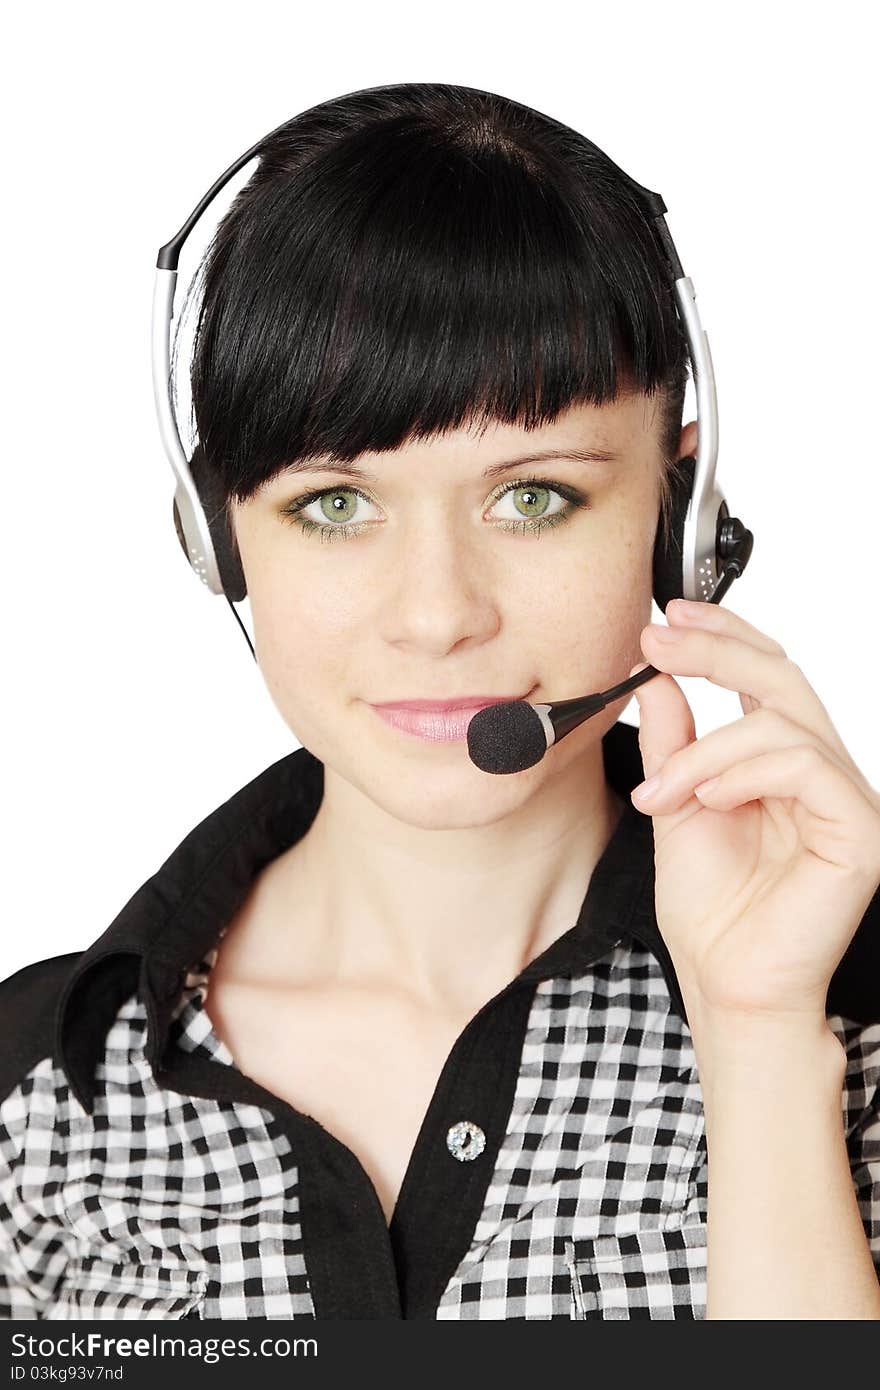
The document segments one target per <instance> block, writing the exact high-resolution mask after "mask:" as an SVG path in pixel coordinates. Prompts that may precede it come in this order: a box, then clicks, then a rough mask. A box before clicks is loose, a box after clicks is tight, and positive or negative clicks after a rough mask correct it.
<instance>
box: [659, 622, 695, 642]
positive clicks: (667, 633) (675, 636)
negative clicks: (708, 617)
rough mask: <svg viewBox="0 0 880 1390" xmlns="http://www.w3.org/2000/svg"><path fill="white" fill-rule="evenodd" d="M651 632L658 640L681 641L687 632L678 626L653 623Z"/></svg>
mask: <svg viewBox="0 0 880 1390" xmlns="http://www.w3.org/2000/svg"><path fill="white" fill-rule="evenodd" d="M651 632H652V633H653V635H654V636H655V637H656V638H657V641H658V642H680V641H681V640H682V638H684V637H686V636H687V634H686V633H685V632H682V630H681V628H678V627H662V626H660V625H659V624H655V623H652V624H651Z"/></svg>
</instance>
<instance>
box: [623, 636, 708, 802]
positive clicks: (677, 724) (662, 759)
mask: <svg viewBox="0 0 880 1390" xmlns="http://www.w3.org/2000/svg"><path fill="white" fill-rule="evenodd" d="M647 664H648V663H647V662H645V661H643V662H640V663H639V665H638V666H634V667H633V669H632V670H631V671H630V675H631V676H632V675H635V673H636V671H642V670H644V668H645V666H646V665H647ZM633 694H634V695H635V697H636V700H637V702H638V706H639V749H640V751H641V755H642V767H643V768H644V772H645V777H646V778H649V777H652V776H654V775H655V774H656V773H657V771H658V769H660V768H661V767H663V765H664V764H665V763H666V762H667V760H668V759H669V758H670V757H672V756H673V755H675V754H677V753H679V752H680V750H681V749H683V748H686V747H687V746H688V745H689V744H691V743H693V741H694V740H695V739H696V736H697V731H696V726H695V724H694V716H693V713H692V711H691V707H690V705H689V704H688V702H687V699H686V697H685V694H684V691H683V690H682V688H681V686H680V685H679V684H678V682H677V681H676V680H674V679H673V678H672V676H667V675H659V676H654V677H653V678H652V679H651V680H649V681H646V682H645V684H644V685H640V686H637V687H636V689H635V690H634V692H633ZM691 810H692V811H697V810H699V803H698V802H696V801H693V802H692V804H691Z"/></svg>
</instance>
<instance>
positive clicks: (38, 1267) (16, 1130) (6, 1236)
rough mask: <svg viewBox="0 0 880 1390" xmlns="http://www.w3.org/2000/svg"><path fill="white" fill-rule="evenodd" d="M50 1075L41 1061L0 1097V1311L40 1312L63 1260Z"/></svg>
mask: <svg viewBox="0 0 880 1390" xmlns="http://www.w3.org/2000/svg"><path fill="white" fill-rule="evenodd" d="M56 1085H57V1078H56V1073H55V1069H54V1066H53V1064H52V1062H51V1060H50V1059H46V1060H45V1061H43V1062H40V1063H39V1064H38V1065H37V1066H36V1067H34V1068H33V1070H32V1071H31V1072H29V1073H28V1075H27V1076H26V1077H25V1078H24V1080H23V1081H21V1082H20V1083H19V1084H18V1085H17V1086H16V1087H15V1089H14V1090H12V1091H11V1092H10V1094H9V1095H8V1096H6V1097H5V1099H4V1100H3V1102H2V1104H0V1318H2V1319H13V1318H25V1319H27V1318H30V1319H33V1318H42V1317H44V1316H45V1309H46V1308H47V1306H48V1304H49V1302H50V1300H51V1297H52V1294H53V1292H54V1291H55V1289H56V1287H57V1285H58V1282H59V1280H60V1278H61V1276H62V1272H63V1270H64V1268H65V1266H66V1264H67V1254H66V1251H65V1248H64V1240H63V1237H62V1235H61V1229H62V1228H61V1226H60V1225H59V1223H58V1221H57V1219H54V1217H55V1213H54V1212H53V1210H52V1203H53V1193H54V1192H55V1191H57V1189H58V1187H59V1183H58V1178H59V1176H60V1173H59V1162H60V1154H59V1152H58V1148H57V1146H58V1138H57V1128H56V1123H55V1105H56Z"/></svg>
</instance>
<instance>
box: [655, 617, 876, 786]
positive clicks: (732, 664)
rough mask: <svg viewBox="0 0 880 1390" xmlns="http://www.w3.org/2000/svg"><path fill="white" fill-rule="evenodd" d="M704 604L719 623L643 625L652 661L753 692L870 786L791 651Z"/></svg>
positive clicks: (661, 667)
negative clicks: (740, 628)
mask: <svg viewBox="0 0 880 1390" xmlns="http://www.w3.org/2000/svg"><path fill="white" fill-rule="evenodd" d="M701 606H702V607H705V608H706V609H707V610H708V609H710V608H711V609H714V610H715V613H716V617H713V618H708V617H707V619H706V622H707V623H710V622H711V623H713V624H715V626H714V627H712V628H709V627H708V626H702V625H701V626H700V627H695V626H692V625H691V626H685V625H684V624H679V625H677V626H675V627H663V628H659V629H658V628H656V627H654V626H650V627H646V628H644V629H643V631H642V634H641V646H642V651H643V652H644V653H645V656H646V657H647V659H648V661H649V662H650V663H651V665H652V666H656V667H657V668H658V670H662V671H666V672H670V673H671V672H673V671H674V672H675V674H676V675H680V676H704V677H705V678H706V680H708V681H711V682H712V684H713V685H718V686H722V687H723V688H724V689H726V690H734V691H737V692H738V693H740V695H741V696H746V697H748V696H751V698H752V700H753V701H754V702H755V706H756V707H758V706H760V707H763V708H768V709H775V710H778V711H779V713H780V714H784V715H785V716H786V718H788V719H791V720H793V721H794V723H796V724H799V725H800V726H801V728H803V729H804V730H805V731H806V732H808V733H810V734H813V735H814V736H815V737H816V738H818V739H819V740H820V741H821V742H822V743H825V744H827V745H828V746H829V747H830V748H831V749H832V750H833V751H834V753H835V754H836V755H837V757H838V758H839V760H840V762H841V763H842V764H844V765H845V766H846V767H848V768H849V769H850V772H851V775H852V776H853V777H855V778H856V779H857V780H858V781H859V782H860V784H861V785H863V787H864V789H865V790H866V791H868V789H869V784H868V782H867V781H866V779H865V777H864V773H862V771H861V770H860V769H859V768H858V767H857V766H856V764H855V763H854V762H853V759H852V757H851V755H850V753H849V750H848V749H847V747H846V745H845V744H844V742H843V740H842V739H841V737H840V735H839V734H838V732H837V730H836V728H835V727H834V724H833V722H832V720H831V718H830V716H829V714H828V711H827V710H826V708H825V706H824V705H823V704H822V701H821V700H820V699H819V696H818V695H817V694H816V692H815V690H814V689H813V687H812V686H811V685H810V683H809V681H808V680H807V678H806V676H805V675H804V673H803V671H802V670H801V669H800V667H799V666H797V665H796V664H795V663H794V662H793V661H792V660H791V659H790V658H789V657H787V656H785V654H784V652H783V649H782V648H781V647H779V645H778V643H774V644H772V646H771V647H769V648H768V647H767V646H766V645H761V646H757V645H755V644H754V643H753V642H751V641H747V640H745V639H744V638H743V637H740V636H736V635H734V634H733V633H732V632H730V631H728V630H726V629H725V630H722V627H723V624H724V623H725V622H726V620H727V618H729V617H731V616H735V615H731V614H730V612H729V611H727V610H724V609H719V608H718V605H717V604H708V603H707V604H703V605H701ZM670 611H672V609H671V605H670ZM741 621H744V620H741ZM658 631H661V632H663V633H671V634H673V640H672V641H664V640H663V639H662V637H661V638H658V636H657V632H658ZM759 635H760V636H761V637H763V634H759ZM649 683H650V682H649ZM744 708H745V706H744ZM752 712H753V711H752V710H749V711H748V713H752ZM875 795H876V793H875Z"/></svg>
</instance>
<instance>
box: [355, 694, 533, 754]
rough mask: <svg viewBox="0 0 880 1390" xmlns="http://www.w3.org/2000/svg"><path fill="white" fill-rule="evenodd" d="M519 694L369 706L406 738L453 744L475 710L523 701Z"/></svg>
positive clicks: (461, 736)
mask: <svg viewBox="0 0 880 1390" xmlns="http://www.w3.org/2000/svg"><path fill="white" fill-rule="evenodd" d="M532 690H534V686H532V688H531V690H527V691H526V692H525V694H522V695H462V696H459V697H458V698H457V699H453V700H395V701H387V702H383V703H382V704H373V705H371V706H370V708H371V709H373V710H375V712H376V714H377V715H378V716H379V718H380V719H382V720H384V721H385V723H386V724H390V725H391V727H392V728H395V729H398V730H399V731H400V732H401V733H404V734H408V735H409V736H410V737H415V738H421V739H426V740H427V741H428V742H430V743H457V742H459V741H461V740H464V739H466V738H467V728H468V724H469V723H470V722H471V720H472V719H473V717H474V715H475V714H476V713H477V711H478V710H481V709H486V708H487V706H489V705H497V704H503V703H506V702H509V701H513V700H525V699H527V698H528V696H529V695H530V694H531V693H532Z"/></svg>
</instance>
